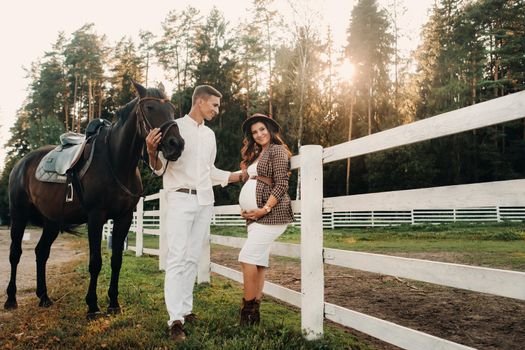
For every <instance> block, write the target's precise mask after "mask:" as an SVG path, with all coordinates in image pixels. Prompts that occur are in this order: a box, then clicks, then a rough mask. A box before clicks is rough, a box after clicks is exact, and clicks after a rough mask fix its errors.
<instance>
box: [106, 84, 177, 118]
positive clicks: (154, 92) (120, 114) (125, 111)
mask: <svg viewBox="0 0 525 350" xmlns="http://www.w3.org/2000/svg"><path fill="white" fill-rule="evenodd" d="M146 96H148V97H157V98H163V99H167V97H166V95H165V94H164V93H163V92H162V91H160V90H159V89H157V88H148V89H147V90H146ZM137 101H138V99H137V98H134V99H133V100H131V101H129V102H128V103H126V105H124V107H122V108H119V109H118V110H117V112H116V115H117V118H118V123H119V124H124V123H125V122H126V120H128V117H129V115H130V114H131V111H132V110H133V108H134V107H135V105H136V104H137Z"/></svg>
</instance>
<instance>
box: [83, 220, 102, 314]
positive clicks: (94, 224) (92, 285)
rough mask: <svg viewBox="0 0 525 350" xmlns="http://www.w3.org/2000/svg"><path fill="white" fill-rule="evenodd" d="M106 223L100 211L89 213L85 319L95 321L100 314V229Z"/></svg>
mask: <svg viewBox="0 0 525 350" xmlns="http://www.w3.org/2000/svg"><path fill="white" fill-rule="evenodd" d="M105 221H106V215H105V213H102V212H100V211H96V212H91V213H89V216H88V239H89V274H90V280H89V288H88V292H87V294H86V304H87V305H88V312H87V318H88V319H90V320H91V319H95V318H98V317H100V316H101V315H102V314H101V312H100V309H99V307H98V303H97V281H98V275H99V273H100V269H101V268H102V255H101V253H100V243H101V241H102V227H103V226H104V223H105Z"/></svg>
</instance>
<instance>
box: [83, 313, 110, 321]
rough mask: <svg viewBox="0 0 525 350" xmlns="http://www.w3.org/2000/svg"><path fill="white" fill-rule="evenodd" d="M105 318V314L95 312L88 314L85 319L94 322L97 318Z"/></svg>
mask: <svg viewBox="0 0 525 350" xmlns="http://www.w3.org/2000/svg"><path fill="white" fill-rule="evenodd" d="M105 316H106V314H105V313H103V312H100V311H96V312H88V313H87V315H86V318H87V319H88V321H94V320H98V319H99V318H102V317H105Z"/></svg>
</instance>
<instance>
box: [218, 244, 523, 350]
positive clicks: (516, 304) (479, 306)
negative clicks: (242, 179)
mask: <svg viewBox="0 0 525 350" xmlns="http://www.w3.org/2000/svg"><path fill="white" fill-rule="evenodd" d="M238 251H239V250H238V249H234V248H227V247H220V248H219V246H214V248H213V249H212V261H213V262H215V263H218V264H221V265H224V266H227V267H230V268H234V269H236V270H239V263H238V262H237V256H238ZM417 258H420V259H425V258H427V259H429V260H432V257H425V256H424V254H423V255H421V254H419V256H418V257H417ZM441 258H442V257H441ZM446 260H450V261H451V262H453V260H454V259H453V257H448V259H446ZM441 261H443V259H441ZM270 264H271V265H270V266H271V268H270V269H269V270H268V273H267V280H268V281H270V282H274V283H277V284H280V285H282V286H285V287H287V288H290V289H293V290H295V291H300V289H301V280H300V276H301V274H300V265H299V263H298V262H296V261H294V260H292V259H288V258H280V257H271V258H270ZM325 301H327V302H329V303H333V304H336V305H340V306H343V307H346V308H349V309H352V310H355V311H358V312H362V313H365V314H368V315H371V316H374V317H377V318H380V319H383V320H387V321H390V322H394V323H397V324H400V325H402V326H405V327H409V328H412V329H417V330H419V331H422V332H425V333H428V334H431V335H434V336H437V337H440V338H444V339H447V340H451V341H454V342H457V343H460V344H463V345H467V346H471V347H474V348H477V349H484V350H485V349H509V350H510V349H523V344H525V302H524V301H518V300H515V299H510V298H503V297H496V296H491V295H488V294H481V293H476V292H469V291H465V290H460V289H455V288H449V287H442V286H437V285H432V284H428V283H422V282H416V281H411V280H404V279H398V278H395V277H390V276H384V275H379V274H374V273H367V272H362V271H358V270H352V269H348V268H343V267H337V266H331V265H325ZM350 332H351V333H352V334H355V335H357V336H358V338H360V339H364V341H365V342H367V343H369V344H371V345H372V346H374V347H375V348H377V349H398V348H397V347H395V346H393V345H390V344H387V343H384V342H381V341H379V340H377V339H374V338H372V337H370V336H367V335H364V334H361V333H358V332H356V331H354V330H350Z"/></svg>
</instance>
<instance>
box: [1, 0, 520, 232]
mask: <svg viewBox="0 0 525 350" xmlns="http://www.w3.org/2000/svg"><path fill="white" fill-rule="evenodd" d="M289 4H290V6H291V8H292V10H293V11H294V13H295V15H296V16H295V17H294V18H295V20H294V21H292V22H285V21H283V17H282V15H281V14H280V12H279V11H277V10H276V8H275V7H274V2H273V1H272V0H254V1H252V3H251V7H250V8H249V15H248V16H247V17H246V18H245V20H244V21H242V22H240V23H237V24H235V25H232V24H230V23H229V22H228V21H226V20H225V16H224V14H223V13H221V11H219V10H218V9H217V8H213V9H212V10H211V11H209V12H208V13H202V12H201V11H199V10H198V9H196V8H194V7H191V6H188V7H186V8H185V9H183V10H172V11H170V12H169V13H167V14H166V17H165V19H164V21H163V22H162V32H161V33H159V34H158V35H154V34H153V33H151V32H149V31H143V30H141V31H140V40H139V42H134V41H133V40H132V39H131V38H130V37H123V38H122V39H121V40H119V41H118V42H116V43H112V44H110V43H108V41H107V38H106V37H105V35H103V34H99V33H97V30H96V28H95V25H94V24H92V23H87V24H85V25H82V26H81V27H80V28H79V29H77V30H76V31H74V32H73V33H71V34H69V35H66V34H65V33H63V32H61V33H59V34H58V36H57V38H56V41H55V42H54V43H52V44H51V45H50V49H49V50H48V51H46V52H45V54H44V55H43V57H42V58H39V59H38V60H37V61H35V62H33V64H32V65H31V67H29V68H28V69H27V73H28V79H29V86H28V89H27V96H26V99H25V101H24V103H23V105H22V106H21V107H20V108H19V109H18V111H17V113H16V121H15V124H14V126H13V127H12V128H11V136H10V139H9V140H4V142H6V143H5V147H6V150H7V157H6V160H5V164H4V165H3V171H2V174H1V177H0V217H1V220H2V222H6V221H7V220H8V193H7V185H8V176H9V173H10V171H11V169H12V168H13V166H14V164H15V163H16V161H17V160H19V159H20V158H21V157H23V156H24V155H25V154H27V153H28V152H30V151H31V150H33V149H36V148H38V147H40V146H42V145H45V144H57V142H58V136H59V135H60V134H61V133H63V132H65V131H66V130H72V131H75V132H84V129H85V126H86V125H87V123H88V122H89V121H90V120H92V119H94V118H98V117H101V118H105V119H108V120H110V121H115V112H116V111H117V110H118V108H119V107H121V106H123V105H124V104H126V103H127V102H128V101H130V100H132V99H133V98H134V97H135V92H134V91H133V88H132V84H131V80H132V79H135V80H137V81H139V82H142V83H146V82H148V81H149V77H148V75H150V74H151V69H152V65H153V64H155V65H157V66H160V67H161V68H162V69H163V71H164V72H165V74H166V80H167V82H168V83H169V84H170V86H173V93H172V95H171V100H172V102H173V103H174V105H175V106H176V108H177V116H183V115H184V114H185V113H187V112H188V111H189V108H190V105H191V93H192V90H193V87H194V86H195V85H198V84H210V85H213V86H215V87H216V88H217V89H218V90H220V91H221V92H222V93H223V99H222V104H221V112H220V115H219V117H218V118H216V120H214V121H213V122H211V123H209V124H208V125H209V126H210V127H211V128H212V129H213V130H214V131H215V134H216V138H217V146H218V156H217V162H216V165H217V167H219V168H222V169H228V170H235V169H238V168H239V161H240V153H239V150H240V147H241V144H242V134H241V132H240V126H241V124H242V122H243V120H244V119H245V118H246V117H247V116H249V115H251V114H252V113H254V112H262V113H266V114H269V115H271V116H272V117H273V118H275V119H276V120H277V121H278V122H279V123H280V124H281V126H282V128H283V136H284V139H285V140H286V142H287V144H288V146H289V147H290V148H291V150H292V152H293V153H294V154H297V153H298V149H299V147H300V146H301V145H306V144H320V145H322V146H323V147H327V146H331V145H336V144H339V143H342V142H346V141H348V140H351V139H356V138H359V137H363V136H366V135H369V134H372V133H377V132H380V131H383V130H387V129H390V128H393V127H396V126H399V125H403V124H406V123H411V122H414V121H417V120H420V119H424V118H428V117H432V116H435V115H438V114H440V113H443V112H447V111H451V110H455V109H458V108H462V107H466V106H469V105H472V104H476V103H480V102H483V101H487V100H490V99H493V98H497V97H500V96H504V95H507V94H511V93H514V92H517V91H520V90H523V89H524V88H525V1H523V0H477V1H475V0H471V1H464V0H439V1H435V3H434V5H433V6H432V8H431V11H430V15H429V19H428V22H427V23H426V24H425V25H424V26H423V28H422V30H421V33H420V44H419V46H418V48H417V49H416V50H415V51H413V52H411V53H410V55H405V54H404V53H403V51H402V49H401V48H400V45H399V43H400V40H401V39H402V34H401V33H400V30H399V28H400V24H399V23H398V18H400V16H401V14H402V13H403V12H404V11H406V8H405V7H404V5H403V2H402V1H393V2H391V3H390V5H389V6H387V7H381V6H380V5H379V4H378V3H377V1H375V0H359V1H357V3H356V5H355V6H354V8H353V9H352V13H351V19H350V21H349V23H348V26H347V28H346V43H345V45H344V47H342V48H334V42H333V34H332V33H331V32H330V30H328V31H320V30H319V28H318V26H317V25H316V13H315V11H310V10H309V9H308V8H307V7H305V6H302V2H301V1H297V2H292V1H290V2H289ZM524 123H525V120H518V121H514V122H510V123H506V124H500V125H495V126H491V127H487V128H483V129H478V130H474V131H469V132H464V133H461V134H457V135H453V136H450V137H443V138H439V139H436V140H432V141H428V142H421V143H417V144H414V145H409V146H405V147H400V148H396V149H393V150H388V151H383V152H377V153H374V154H370V155H367V156H362V157H356V158H352V160H351V162H348V161H339V162H334V163H330V164H328V165H326V166H325V168H324V195H325V196H326V197H329V196H338V195H345V194H359V193H370V192H380V191H392V190H401V189H413V188H422V187H433V186H443V185H453V184H466V183H476V182H486V181H496V180H507V179H514V178H523V177H525V162H524V161H523V156H524V154H525V153H524V151H525V127H524ZM141 171H142V175H143V183H144V185H145V193H146V194H151V193H155V192H157V191H158V190H159V188H160V187H161V181H160V179H159V178H156V177H155V176H153V175H152V174H151V171H149V169H148V168H147V167H146V166H142V170H141ZM296 185H297V172H294V173H293V175H292V180H291V186H290V194H291V195H292V197H293V198H295V196H296ZM238 192H239V186H237V185H234V186H228V187H226V188H224V189H218V188H217V189H216V199H217V200H216V204H218V205H221V204H234V203H236V201H237V197H238Z"/></svg>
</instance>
